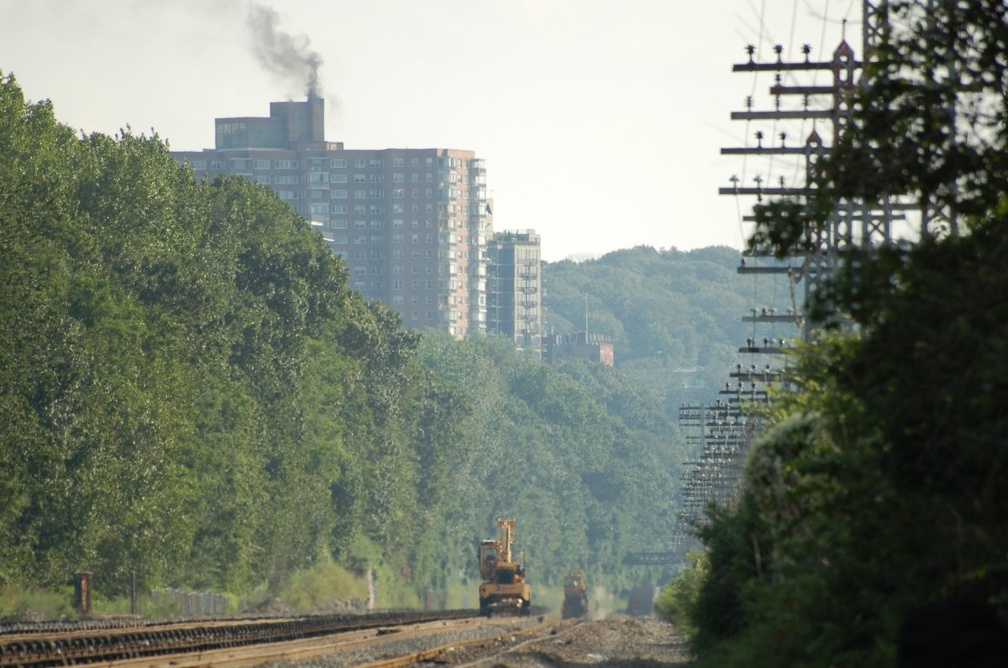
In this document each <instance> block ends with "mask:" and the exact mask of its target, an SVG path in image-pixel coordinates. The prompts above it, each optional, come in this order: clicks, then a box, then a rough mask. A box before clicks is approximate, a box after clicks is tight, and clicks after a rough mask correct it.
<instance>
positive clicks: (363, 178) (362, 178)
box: [353, 174, 367, 183]
mask: <svg viewBox="0 0 1008 668" xmlns="http://www.w3.org/2000/svg"><path fill="white" fill-rule="evenodd" d="M353 182H354V183H367V174H354V175H353Z"/></svg>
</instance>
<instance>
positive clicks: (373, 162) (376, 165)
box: [370, 158, 382, 169]
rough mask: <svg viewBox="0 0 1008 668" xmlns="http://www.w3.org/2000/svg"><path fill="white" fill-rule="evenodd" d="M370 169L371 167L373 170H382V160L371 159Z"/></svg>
mask: <svg viewBox="0 0 1008 668" xmlns="http://www.w3.org/2000/svg"><path fill="white" fill-rule="evenodd" d="M370 167H371V169H381V168H382V161H381V159H380V158H371V164H370Z"/></svg>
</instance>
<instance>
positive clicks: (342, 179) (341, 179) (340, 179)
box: [329, 172, 347, 183]
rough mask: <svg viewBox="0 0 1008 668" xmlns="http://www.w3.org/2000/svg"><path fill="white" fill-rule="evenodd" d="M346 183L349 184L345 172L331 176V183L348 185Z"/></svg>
mask: <svg viewBox="0 0 1008 668" xmlns="http://www.w3.org/2000/svg"><path fill="white" fill-rule="evenodd" d="M346 182H347V175H346V174H344V173H343V172H340V173H338V174H330V175H329V183H346Z"/></svg>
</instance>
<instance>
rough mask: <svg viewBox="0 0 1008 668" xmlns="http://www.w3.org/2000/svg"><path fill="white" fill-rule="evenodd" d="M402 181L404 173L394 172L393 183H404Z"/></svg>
mask: <svg viewBox="0 0 1008 668" xmlns="http://www.w3.org/2000/svg"><path fill="white" fill-rule="evenodd" d="M402 182H403V175H402V174H393V175H392V183H402Z"/></svg>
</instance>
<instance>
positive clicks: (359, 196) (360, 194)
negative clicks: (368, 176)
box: [353, 188, 367, 199]
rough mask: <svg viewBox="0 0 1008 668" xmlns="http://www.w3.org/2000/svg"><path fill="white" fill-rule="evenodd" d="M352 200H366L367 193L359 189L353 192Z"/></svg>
mask: <svg viewBox="0 0 1008 668" xmlns="http://www.w3.org/2000/svg"><path fill="white" fill-rule="evenodd" d="M353 196H354V199H367V191H366V190H363V189H361V188H358V189H357V190H354V191H353Z"/></svg>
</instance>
